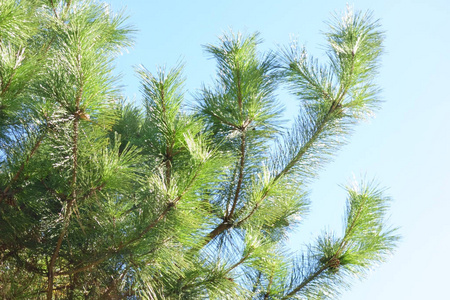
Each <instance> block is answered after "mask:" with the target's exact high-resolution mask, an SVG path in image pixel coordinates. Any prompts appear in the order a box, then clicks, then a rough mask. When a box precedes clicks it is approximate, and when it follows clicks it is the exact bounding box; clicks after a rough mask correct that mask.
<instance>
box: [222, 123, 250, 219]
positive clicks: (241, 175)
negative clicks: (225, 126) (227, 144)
mask: <svg viewBox="0 0 450 300" xmlns="http://www.w3.org/2000/svg"><path fill="white" fill-rule="evenodd" d="M244 166H245V131H243V132H242V134H241V159H240V164H239V177H238V183H237V187H236V192H235V194H234V199H233V204H232V206H231V209H230V211H229V212H228V213H227V214H226V216H225V219H224V221H229V220H230V219H231V218H232V217H233V213H234V210H235V209H236V205H237V202H238V199H239V194H240V192H241V187H242V182H243V180H244Z"/></svg>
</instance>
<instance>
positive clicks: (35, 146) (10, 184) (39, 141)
mask: <svg viewBox="0 0 450 300" xmlns="http://www.w3.org/2000/svg"><path fill="white" fill-rule="evenodd" d="M44 136H45V134H42V135H41V136H40V137H39V139H38V140H37V141H36V143H35V144H34V146H33V149H31V152H30V155H28V156H27V158H26V160H25V161H24V162H23V163H22V165H20V168H19V170H18V171H17V172H16V174H15V175H14V177H13V179H12V180H11V182H10V183H9V184H8V186H7V187H6V188H5V189H4V190H3V192H2V194H1V195H0V203H1V202H2V200H3V199H4V198H6V194H7V193H8V191H9V190H10V189H11V187H12V185H13V184H14V183H15V182H16V181H17V180H18V179H19V177H20V174H21V173H22V172H23V170H24V169H25V165H26V164H28V162H29V161H30V159H31V157H33V155H34V154H35V153H36V151H37V149H38V148H39V146H40V145H41V142H42V140H43V139H44Z"/></svg>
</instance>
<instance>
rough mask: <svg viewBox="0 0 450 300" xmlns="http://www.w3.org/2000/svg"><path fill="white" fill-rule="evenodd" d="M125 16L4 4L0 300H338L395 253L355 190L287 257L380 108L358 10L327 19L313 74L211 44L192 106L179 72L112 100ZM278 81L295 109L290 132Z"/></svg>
mask: <svg viewBox="0 0 450 300" xmlns="http://www.w3.org/2000/svg"><path fill="white" fill-rule="evenodd" d="M125 20H126V18H125V17H124V15H123V14H122V13H119V14H116V13H113V12H111V10H110V8H109V6H108V5H106V4H103V3H99V2H95V1H88V0H77V1H70V0H69V1H52V0H50V1H47V0H20V1H18V0H4V1H1V3H0V54H1V55H0V231H1V235H0V298H4V299H233V300H234V299H335V298H336V297H337V296H338V295H339V293H340V291H342V290H343V289H346V288H347V287H348V286H349V285H350V283H351V281H352V280H353V278H354V277H357V278H360V277H362V276H364V274H366V273H367V271H368V270H370V269H371V268H372V267H373V266H375V265H377V264H378V263H380V262H383V261H384V260H385V259H386V258H387V257H388V256H389V255H390V253H391V252H392V251H393V249H394V248H395V244H396V241H397V239H398V236H397V234H396V231H395V229H392V228H390V227H389V226H388V225H387V224H386V214H387V210H388V205H389V201H390V200H389V198H388V197H387V196H385V192H384V190H383V189H380V188H379V187H377V185H376V184H374V183H364V182H361V183H359V184H355V185H354V186H353V185H351V186H349V187H347V188H346V190H347V192H348V204H347V208H346V211H345V219H344V230H343V233H342V235H341V236H337V235H333V234H331V233H324V234H323V235H322V236H320V237H318V238H317V240H316V241H315V243H313V244H311V245H310V246H309V247H308V251H306V252H305V253H303V254H292V252H291V251H288V249H286V246H285V241H286V238H287V236H288V233H289V231H290V230H292V228H294V227H295V226H296V225H298V224H299V221H300V220H302V219H303V218H304V216H305V214H306V213H307V211H308V205H309V199H308V183H309V182H311V180H312V179H314V178H315V177H316V175H317V174H318V171H319V170H320V169H321V168H322V167H323V166H324V165H325V162H327V161H328V160H329V159H331V158H332V157H333V156H334V155H335V153H336V151H337V150H338V149H339V148H340V147H341V146H342V145H343V144H344V143H345V142H346V141H347V138H348V136H349V134H350V133H351V131H352V129H353V128H354V125H355V124H356V123H357V122H358V121H359V120H360V119H363V118H366V117H367V116H369V115H371V114H372V113H373V111H374V109H376V108H377V104H378V93H379V89H378V87H377V85H376V84H375V83H374V78H375V76H376V74H377V67H378V64H379V57H380V54H381V53H382V50H383V48H382V41H383V33H382V32H381V31H380V30H379V24H378V22H377V21H375V20H373V18H372V16H371V15H370V14H367V13H366V14H364V13H356V12H352V11H351V10H348V11H347V12H346V13H345V14H343V15H342V16H336V17H335V19H334V20H333V21H332V22H331V23H330V25H329V31H328V33H326V34H325V36H326V39H327V42H328V45H329V47H328V49H327V56H328V61H327V62H326V63H324V64H320V63H319V62H318V61H317V60H316V59H314V58H312V57H310V56H309V55H308V54H307V52H306V50H305V49H302V48H300V47H299V46H298V45H296V44H295V43H293V44H292V45H289V46H288V47H285V48H282V49H279V50H277V51H272V52H269V53H265V54H264V53H260V52H259V51H258V45H259V43H260V42H261V39H260V36H259V34H251V35H243V34H240V33H233V32H230V33H227V34H224V35H223V36H222V37H221V38H220V40H219V41H218V43H217V44H211V45H207V46H205V50H206V52H207V53H208V55H209V56H210V57H211V58H212V59H214V60H215V61H216V63H217V75H216V77H215V81H214V83H213V84H212V85H211V86H203V87H202V88H201V89H199V91H198V92H197V93H196V94H195V96H194V98H195V99H194V101H191V103H193V104H191V105H190V107H189V106H188V105H186V103H187V102H186V96H185V95H186V92H185V89H184V77H183V64H180V65H178V66H176V67H174V68H172V69H169V70H167V69H163V68H162V69H160V70H158V71H157V72H155V73H152V72H150V71H148V70H147V69H146V68H145V67H140V68H138V69H137V74H138V75H139V77H140V80H141V92H142V103H143V105H142V107H140V106H136V105H135V104H130V103H127V102H126V101H125V100H124V98H123V97H122V95H121V94H120V91H119V90H118V89H117V84H118V82H117V78H116V77H115V76H114V69H113V62H114V58H115V56H116V55H117V54H118V53H120V51H122V50H123V49H124V48H126V47H128V46H130V45H131V44H132V39H131V37H132V35H133V29H132V28H131V27H130V26H127V25H126V24H125ZM280 86H283V87H288V88H289V90H290V91H291V93H292V94H293V95H294V96H295V97H296V99H297V100H298V104H299V112H298V116H297V118H296V120H295V122H293V124H292V126H291V128H289V129H286V128H285V126H284V124H283V122H282V119H281V116H282V111H283V106H282V103H281V102H280V100H279V99H278V97H277V94H276V91H277V89H278V88H279V87H280Z"/></svg>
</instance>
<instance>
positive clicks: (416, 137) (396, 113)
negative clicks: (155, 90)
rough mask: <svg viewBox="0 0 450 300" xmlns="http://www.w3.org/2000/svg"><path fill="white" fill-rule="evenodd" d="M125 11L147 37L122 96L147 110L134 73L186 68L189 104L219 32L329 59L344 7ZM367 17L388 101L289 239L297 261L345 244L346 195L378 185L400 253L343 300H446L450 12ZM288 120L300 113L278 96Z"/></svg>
mask: <svg viewBox="0 0 450 300" xmlns="http://www.w3.org/2000/svg"><path fill="white" fill-rule="evenodd" d="M109 2H110V3H112V8H113V9H114V10H116V11H117V10H118V9H120V8H122V7H126V12H127V14H128V15H130V18H129V20H128V23H129V24H133V25H134V26H135V28H136V29H138V30H139V31H138V32H137V33H136V35H135V40H136V43H135V46H134V47H133V48H132V49H130V51H129V53H126V54H124V55H123V56H121V57H120V58H119V60H118V70H119V71H120V72H122V74H123V80H122V83H123V85H124V94H125V95H127V96H128V97H129V98H131V99H135V100H136V101H139V99H140V94H139V83H138V79H137V77H136V76H135V75H134V72H133V66H137V65H139V64H143V65H144V66H145V67H146V68H147V69H149V70H150V71H152V72H153V71H155V70H156V67H157V66H159V65H167V67H169V68H170V67H171V66H174V65H175V63H176V62H177V61H179V60H180V59H182V60H184V61H185V62H186V69H185V75H186V78H187V81H186V88H187V89H188V93H187V94H186V95H187V99H191V98H192V97H191V96H190V94H189V93H194V92H195V91H196V89H197V88H199V87H200V85H201V83H203V82H205V83H208V82H210V81H211V78H212V76H213V75H214V62H213V61H212V60H209V59H208V57H207V56H206V55H205V54H204V52H203V50H202V47H201V45H204V44H208V43H216V42H217V37H218V36H220V35H221V33H222V32H224V31H226V30H228V29H229V28H232V29H233V30H234V31H242V32H246V33H253V32H255V31H259V32H260V33H261V37H262V38H263V39H264V43H263V44H262V45H261V47H260V49H261V50H262V51H264V50H267V49H276V47H277V45H288V43H289V40H290V37H292V36H294V37H295V38H297V39H298V41H299V42H300V43H301V44H304V45H305V46H306V47H307V49H308V51H309V52H310V53H312V54H313V55H315V56H316V57H318V58H319V59H320V58H322V59H325V57H324V56H323V54H324V53H323V52H322V49H323V45H324V43H325V40H324V37H323V36H322V35H321V32H323V31H326V29H327V26H326V24H325V23H324V21H326V20H328V19H330V16H331V13H333V12H335V11H343V10H345V7H346V2H345V1H331V0H329V1H305V0H278V1H266V0H260V1H246V0H220V1H206V0H190V1H185V0H178V1H174V0H172V1H170V0H167V1H123V0H122V1H120V0H114V1H109ZM349 4H351V5H353V6H354V8H355V9H356V10H367V9H370V10H372V11H373V12H374V16H375V17H376V18H379V19H380V20H381V24H382V27H383V30H385V31H386V41H385V49H386V53H385V54H384V56H383V59H382V67H381V70H380V76H379V84H380V86H381V87H382V89H383V92H382V98H383V100H384V101H385V102H384V103H383V105H382V109H381V110H380V111H379V112H378V113H377V115H376V117H375V118H373V119H371V120H370V121H369V122H366V123H364V124H361V125H359V126H358V127H357V128H356V131H355V133H354V134H353V136H352V137H351V139H350V144H349V145H347V146H345V147H343V148H342V149H341V150H340V151H339V153H338V155H337V156H336V158H335V159H334V161H333V162H331V163H329V164H328V165H326V167H325V169H324V170H323V171H322V172H321V173H320V177H319V178H318V179H317V180H315V181H314V183H313V184H312V185H311V197H310V198H311V202H312V206H311V213H310V214H309V216H307V218H306V219H305V220H304V222H303V225H301V226H300V227H299V228H298V230H297V231H296V232H295V233H294V234H293V235H292V236H291V238H290V241H289V243H290V245H291V246H292V247H293V249H296V248H297V249H300V248H301V245H302V243H304V242H305V241H308V240H311V239H314V238H315V237H316V236H317V235H318V234H319V233H320V232H321V231H322V230H323V229H325V228H329V229H331V230H334V231H336V232H337V233H340V232H341V231H342V217H343V212H344V209H345V193H344V191H343V190H342V188H341V187H339V185H341V184H345V183H346V182H348V181H349V180H350V179H351V178H352V177H353V176H356V177H357V178H360V177H361V175H362V176H366V178H375V179H376V180H377V181H378V182H380V184H381V185H382V186H386V187H388V188H389V189H388V191H387V193H388V194H389V195H390V196H391V197H392V198H393V200H394V202H393V204H392V209H391V218H390V222H391V223H392V224H394V225H395V226H399V227H400V233H401V235H402V236H403V239H402V241H401V242H400V244H399V247H398V249H397V251H396V253H395V254H394V256H393V257H391V258H390V259H389V261H388V262H387V263H385V264H383V265H381V266H380V267H379V268H377V269H376V270H375V271H374V272H372V273H371V274H370V275H369V277H368V279H367V280H365V281H363V282H358V281H355V282H354V286H353V288H352V290H351V291H349V292H345V293H344V294H343V297H342V299H346V300H362V299H364V300H381V299H383V300H390V299H400V300H403V299H411V300H415V299H449V296H448V295H449V292H448V282H449V279H450V275H449V273H450V172H449V168H450V141H449V138H450V133H449V132H450V125H449V123H450V96H449V94H450V93H449V90H450V75H449V70H450V33H449V31H450V1H449V0H430V1H427V0H417V1H415V0H409V1H406V0H378V1H367V0H361V1H358V0H357V1H354V2H349ZM281 96H282V99H281V100H282V101H283V102H284V103H285V105H286V107H287V108H288V109H287V111H288V112H290V113H287V117H291V116H292V114H291V113H292V112H295V111H296V109H295V105H296V102H295V100H294V99H293V98H291V97H289V96H287V95H285V94H284V93H281Z"/></svg>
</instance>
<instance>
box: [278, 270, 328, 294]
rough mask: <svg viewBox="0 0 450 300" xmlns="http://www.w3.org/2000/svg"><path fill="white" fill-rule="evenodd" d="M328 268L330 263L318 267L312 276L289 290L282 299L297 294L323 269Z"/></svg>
mask: <svg viewBox="0 0 450 300" xmlns="http://www.w3.org/2000/svg"><path fill="white" fill-rule="evenodd" d="M326 269H328V265H325V266H323V267H321V268H320V269H318V270H317V271H316V272H314V273H313V274H311V275H310V276H308V277H307V278H306V279H305V280H303V281H302V283H300V284H299V285H298V286H297V287H296V288H295V289H293V290H292V291H291V292H289V293H288V294H287V295H286V296H284V297H283V298H281V300H285V299H288V298H290V297H292V296H294V295H295V294H297V293H298V292H299V291H300V290H301V289H303V288H304V287H305V286H306V285H308V284H309V283H310V282H311V281H313V280H314V279H316V278H317V276H319V275H320V274H322V272H323V271H325V270H326Z"/></svg>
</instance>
